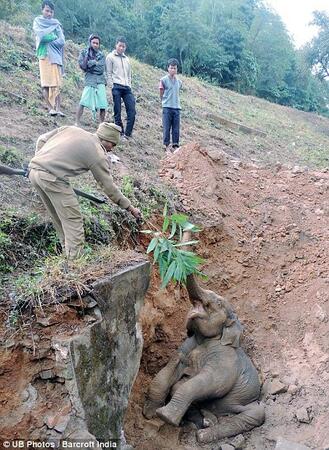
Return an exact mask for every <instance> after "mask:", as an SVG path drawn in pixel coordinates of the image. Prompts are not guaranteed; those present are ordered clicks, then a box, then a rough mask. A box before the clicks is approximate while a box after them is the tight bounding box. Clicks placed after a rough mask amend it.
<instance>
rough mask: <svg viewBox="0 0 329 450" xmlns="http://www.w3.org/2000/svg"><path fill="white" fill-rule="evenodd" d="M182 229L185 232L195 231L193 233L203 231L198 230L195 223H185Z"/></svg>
mask: <svg viewBox="0 0 329 450" xmlns="http://www.w3.org/2000/svg"><path fill="white" fill-rule="evenodd" d="M182 227H183V231H193V232H197V231H201V229H200V228H198V227H197V226H195V225H194V224H193V223H190V222H185V223H184V224H182Z"/></svg>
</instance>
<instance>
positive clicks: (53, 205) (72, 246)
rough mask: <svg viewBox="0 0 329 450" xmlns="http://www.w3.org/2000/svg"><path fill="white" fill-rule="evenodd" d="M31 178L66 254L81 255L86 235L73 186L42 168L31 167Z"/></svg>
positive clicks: (71, 257)
mask: <svg viewBox="0 0 329 450" xmlns="http://www.w3.org/2000/svg"><path fill="white" fill-rule="evenodd" d="M29 178H30V181H31V183H32V185H33V186H34V188H35V189H36V190H37V192H38V194H39V195H40V197H41V199H42V201H43V203H44V205H45V207H46V208H47V211H48V212H49V214H50V216H51V218H52V220H53V224H54V227H55V229H56V231H57V233H58V236H59V239H60V242H61V244H62V247H63V248H65V253H66V256H67V257H68V258H69V259H74V258H77V257H79V256H80V255H81V254H82V252H83V244H84V242H85V237H84V230H83V220H82V216H81V212H80V208H79V202H78V199H77V196H76V195H75V193H74V191H73V189H72V187H71V186H70V185H69V184H68V183H65V182H64V181H61V180H59V179H58V178H57V177H56V176H54V175H52V174H51V173H49V172H44V171H41V170H36V169H31V170H30V174H29Z"/></svg>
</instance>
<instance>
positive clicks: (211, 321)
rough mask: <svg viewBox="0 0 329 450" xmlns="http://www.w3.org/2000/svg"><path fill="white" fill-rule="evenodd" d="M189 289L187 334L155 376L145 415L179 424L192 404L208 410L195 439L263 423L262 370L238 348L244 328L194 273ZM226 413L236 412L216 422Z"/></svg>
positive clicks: (227, 434)
mask: <svg viewBox="0 0 329 450" xmlns="http://www.w3.org/2000/svg"><path fill="white" fill-rule="evenodd" d="M187 289H188V292H189V297H190V300H191V302H192V304H193V308H192V310H191V311H190V312H189V314H188V316H187V325H186V326H187V333H188V336H189V337H188V338H187V339H186V340H185V341H184V342H183V344H182V345H181V347H180V348H179V349H178V351H177V352H176V353H175V354H174V355H173V356H172V357H171V359H170V360H169V362H168V363H167V365H166V366H165V367H164V368H163V369H162V370H161V371H160V372H159V373H158V374H157V375H156V377H155V378H154V380H153V381H152V383H151V385H150V387H149V391H148V396H147V400H146V403H145V406H144V415H145V416H146V417H147V418H151V417H154V416H155V415H157V416H158V417H160V418H161V419H162V420H164V421H166V422H168V423H170V424H172V425H176V426H178V425H179V424H180V422H181V420H182V418H183V416H184V414H185V413H186V412H187V411H188V409H189V408H190V406H191V405H192V403H193V406H195V405H196V406H197V407H198V408H199V409H201V410H202V411H203V412H205V411H204V410H206V412H207V411H208V413H206V414H204V415H205V416H208V420H207V419H203V424H202V426H203V427H204V428H203V429H199V430H198V432H197V433H198V434H197V438H198V441H199V442H200V443H209V442H212V441H215V440H218V439H222V438H224V437H230V436H234V435H236V434H239V433H242V432H245V431H249V430H251V429H252V428H254V427H256V426H259V425H261V424H262V423H263V422H264V420H265V412H264V407H263V406H262V405H260V404H258V402H257V400H258V397H259V393H260V383H259V379H258V374H257V371H256V369H255V367H254V365H253V364H252V362H251V360H250V359H249V357H248V356H247V355H246V353H245V352H244V351H243V350H242V348H241V347H240V336H241V333H242V327H241V324H240V322H239V320H238V318H237V316H236V315H235V313H234V312H233V310H232V308H231V306H230V305H229V303H228V302H227V301H226V300H225V299H224V298H223V297H220V296H219V295H217V294H215V293H214V292H212V291H209V290H205V289H202V288H201V287H200V286H199V285H198V284H197V282H196V280H195V278H194V276H190V277H189V279H188V282H187ZM168 396H170V397H171V399H170V401H169V403H167V404H165V403H166V400H167V398H168ZM190 410H191V409H190ZM209 412H211V413H212V414H209ZM227 414H233V415H232V416H230V417H229V418H225V419H224V420H222V422H219V423H217V419H216V417H217V418H218V416H221V415H227ZM209 417H213V418H215V420H210V421H209Z"/></svg>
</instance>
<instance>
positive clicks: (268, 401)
mask: <svg viewBox="0 0 329 450" xmlns="http://www.w3.org/2000/svg"><path fill="white" fill-rule="evenodd" d="M160 176H161V177H162V179H163V180H165V181H169V182H170V183H172V185H173V186H174V187H175V188H177V189H178V191H179V193H180V196H181V198H182V201H183V204H184V205H185V208H186V211H187V212H188V213H189V214H190V216H191V217H192V218H193V220H194V221H195V222H196V223H201V224H203V225H204V230H203V232H202V233H201V236H200V244H199V246H198V248H197V249H196V250H197V252H198V253H199V254H200V255H201V256H202V257H204V258H206V259H207V263H206V265H205V267H204V271H205V272H206V274H207V275H208V276H209V281H208V282H207V283H206V285H207V286H208V287H209V288H210V289H212V290H214V291H216V292H218V293H219V294H221V295H224V296H225V297H226V298H227V299H228V300H229V301H230V302H231V303H232V305H233V307H234V308H235V310H236V312H237V313H238V316H239V318H240V320H241V322H242V323H243V324H244V326H245V340H244V344H243V345H244V348H245V349H246V351H247V352H248V354H249V355H250V356H251V358H252V359H253V361H254V363H255V365H256V367H257V368H258V370H259V372H260V377H261V379H262V381H264V382H265V386H264V389H263V394H262V399H263V401H264V402H265V407H266V422H265V424H264V425H263V426H262V427H260V428H258V429H254V430H253V431H251V432H249V433H246V434H245V438H246V442H245V448H247V449H248V450H252V449H255V450H263V449H264V450H266V449H273V448H274V447H275V441H276V440H277V439H278V438H279V437H283V438H286V439H288V440H289V441H293V442H299V443H302V444H304V445H307V446H309V447H310V448H312V449H316V450H325V449H328V448H329V410H328V407H329V396H328V393H327V389H328V385H329V326H328V315H329V291H328V286H329V258H328V256H329V255H328V238H329V231H328V215H329V199H328V191H329V173H328V171H327V170H322V171H318V172H314V171H312V172H311V171H308V170H307V169H302V168H299V167H290V168H289V167H284V166H281V165H277V166H276V167H274V168H273V167H271V168H261V167H257V166H255V165H252V164H245V163H241V162H239V161H232V160H229V159H228V157H227V156H225V154H224V153H222V152H221V151H220V150H218V151H217V152H216V151H214V150H212V151H211V152H210V151H209V153H208V152H207V151H206V150H205V149H203V148H201V147H200V146H198V145H194V144H191V145H187V146H184V147H183V148H181V149H180V150H179V151H178V152H177V153H175V154H173V155H172V156H171V157H169V158H167V159H165V160H164V161H163V164H162V168H161V170H160ZM153 272H154V273H153V280H152V283H151V288H150V290H149V292H148V295H147V299H146V303H145V307H144V311H143V315H142V324H143V331H144V339H145V345H144V352H143V358H142V364H141V369H140V372H139V375H138V377H137V379H136V382H135V386H134V389H133V392H132V395H131V399H130V405H129V410H128V413H127V415H126V427H125V431H126V435H127V437H128V442H129V443H131V444H132V445H133V446H134V448H136V449H137V450H165V449H173V448H175V449H181V450H183V449H186V450H187V449H190V450H192V449H198V448H201V447H200V445H198V444H196V443H195V437H194V434H195V431H194V430H193V429H191V428H187V429H186V428H181V429H178V428H175V427H172V426H170V425H167V424H165V425H163V424H162V422H161V421H159V420H153V421H147V420H146V419H145V418H144V417H143V415H142V406H143V402H144V398H145V392H146V390H147V387H148V384H149V382H150V380H151V379H152V377H153V376H154V375H155V374H156V373H157V372H158V370H159V369H160V368H161V367H162V366H163V365H164V364H165V363H166V361H167V360H168V358H169V355H170V353H171V351H172V350H173V349H174V348H177V346H178V345H179V344H180V342H181V341H182V339H183V337H184V334H185V332H184V318H185V314H186V312H187V310H188V309H189V307H190V304H189V301H188V300H187V297H186V295H185V293H184V290H183V291H181V292H179V290H178V289H177V288H176V289H174V288H173V287H170V288H169V289H168V290H165V291H159V290H158V286H159V282H158V276H157V275H156V273H155V272H156V270H155V269H154V271H153ZM281 391H283V392H281ZM276 392H281V393H276ZM229 441H230V439H228V440H227V442H229ZM202 448H206V449H208V448H209V449H210V448H220V447H217V446H215V447H211V446H208V447H207V446H206V447H202Z"/></svg>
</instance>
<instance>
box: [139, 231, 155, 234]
mask: <svg viewBox="0 0 329 450" xmlns="http://www.w3.org/2000/svg"><path fill="white" fill-rule="evenodd" d="M141 233H144V234H153V233H154V231H152V230H142V231H141Z"/></svg>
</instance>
